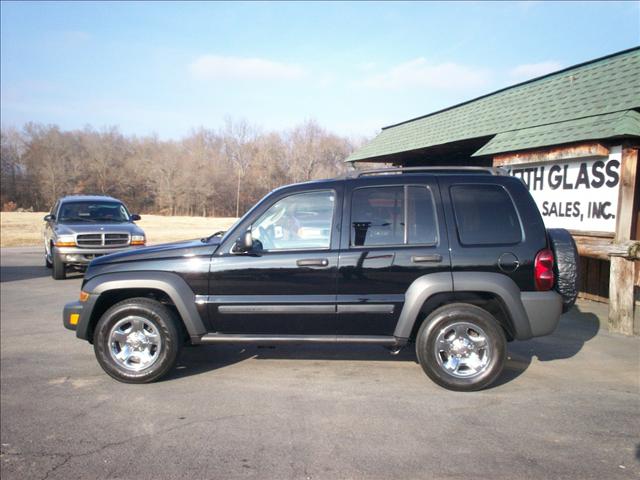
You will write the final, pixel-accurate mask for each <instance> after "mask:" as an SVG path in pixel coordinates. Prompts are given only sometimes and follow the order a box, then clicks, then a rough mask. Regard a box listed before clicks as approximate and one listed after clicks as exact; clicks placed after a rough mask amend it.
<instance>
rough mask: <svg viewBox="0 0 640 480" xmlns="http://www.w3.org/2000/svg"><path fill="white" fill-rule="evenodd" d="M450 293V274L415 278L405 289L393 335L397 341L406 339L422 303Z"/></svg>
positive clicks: (435, 274) (443, 273)
mask: <svg viewBox="0 0 640 480" xmlns="http://www.w3.org/2000/svg"><path fill="white" fill-rule="evenodd" d="M452 291H453V277H452V275H451V272H441V273H429V274H427V275H423V276H422V277H418V278H416V279H415V280H414V281H413V283H412V284H411V285H409V288H408V289H407V293H406V294H405V299H404V306H403V307H402V312H400V318H399V319H398V323H397V324H396V329H395V331H394V332H393V335H394V336H395V337H396V338H399V339H405V340H406V339H408V338H409V337H410V336H411V330H413V325H414V324H415V322H416V320H417V319H418V314H419V313H420V308H422V305H423V304H424V302H426V301H427V299H428V298H429V297H431V296H432V295H435V294H436V293H442V292H452Z"/></svg>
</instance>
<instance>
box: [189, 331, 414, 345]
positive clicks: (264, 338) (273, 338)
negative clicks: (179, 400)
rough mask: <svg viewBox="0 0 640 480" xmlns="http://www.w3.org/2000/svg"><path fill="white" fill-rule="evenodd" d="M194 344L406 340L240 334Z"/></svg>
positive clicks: (209, 335)
mask: <svg viewBox="0 0 640 480" xmlns="http://www.w3.org/2000/svg"><path fill="white" fill-rule="evenodd" d="M194 340H195V341H194V342H193V343H205V344H206V343H250V344H255V345H275V344H286V343H368V344H371V345H384V346H402V345H404V344H405V343H406V340H405V339H400V338H396V337H393V336H383V335H244V334H239V333H207V334H206V335H203V336H202V337H200V338H198V339H194Z"/></svg>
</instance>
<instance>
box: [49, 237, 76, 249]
mask: <svg viewBox="0 0 640 480" xmlns="http://www.w3.org/2000/svg"><path fill="white" fill-rule="evenodd" d="M54 245H55V246H56V247H75V246H76V238H75V237H74V236H73V235H60V236H59V237H58V238H57V239H56V241H55V244H54Z"/></svg>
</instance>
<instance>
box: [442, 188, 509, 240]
mask: <svg viewBox="0 0 640 480" xmlns="http://www.w3.org/2000/svg"><path fill="white" fill-rule="evenodd" d="M450 192H451V200H452V202H453V209H454V212H455V217H456V225H457V227H458V237H459V239H460V243H461V244H462V245H500V244H514V243H519V242H521V241H522V226H521V225H520V219H519V218H518V214H517V213H516V209H515V206H514V205H513V201H512V200H511V197H510V196H509V194H508V193H507V192H506V190H505V189H504V188H503V187H501V186H500V185H455V186H452V187H451V190H450Z"/></svg>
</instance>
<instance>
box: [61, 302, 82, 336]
mask: <svg viewBox="0 0 640 480" xmlns="http://www.w3.org/2000/svg"><path fill="white" fill-rule="evenodd" d="M82 307H83V305H82V303H80V302H71V303H67V304H66V305H65V306H64V310H63V311H62V323H63V324H64V328H67V329H69V330H76V329H77V328H78V323H80V316H81V315H82Z"/></svg>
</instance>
